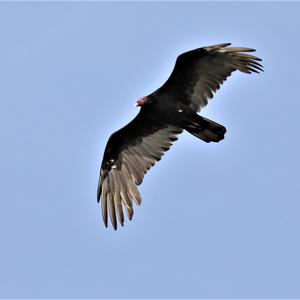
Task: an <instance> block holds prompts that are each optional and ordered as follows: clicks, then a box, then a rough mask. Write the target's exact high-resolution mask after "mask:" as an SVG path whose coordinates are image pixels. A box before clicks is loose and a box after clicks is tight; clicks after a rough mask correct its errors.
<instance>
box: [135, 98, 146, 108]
mask: <svg viewBox="0 0 300 300" xmlns="http://www.w3.org/2000/svg"><path fill="white" fill-rule="evenodd" d="M147 101H148V99H147V97H142V98H140V99H139V100H137V101H136V102H135V106H136V107H137V106H142V105H144V104H145V103H147Z"/></svg>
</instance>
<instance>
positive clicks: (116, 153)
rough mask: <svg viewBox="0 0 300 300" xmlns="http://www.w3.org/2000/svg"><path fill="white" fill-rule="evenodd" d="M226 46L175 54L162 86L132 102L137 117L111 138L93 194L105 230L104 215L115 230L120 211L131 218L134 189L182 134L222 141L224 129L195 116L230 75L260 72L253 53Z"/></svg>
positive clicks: (135, 198) (135, 196)
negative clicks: (168, 74) (96, 189)
mask: <svg viewBox="0 0 300 300" xmlns="http://www.w3.org/2000/svg"><path fill="white" fill-rule="evenodd" d="M229 45H230V43H226V44H219V45H213V46H209V47H203V48H198V49H195V50H192V51H189V52H185V53H183V54H181V55H179V56H178V58H177V60H176V64H175V67H174V69H173V71H172V73H171V75H170V77H169V79H168V80H167V81H166V82H165V83H164V85H163V86H162V87H160V88H159V89H158V90H156V91H155V92H153V93H152V94H150V95H148V96H146V97H142V98H140V99H139V100H138V101H137V102H136V106H140V107H141V109H140V112H139V113H138V114H137V116H136V117H135V118H134V119H133V120H132V121H131V122H130V123H129V124H127V125H126V126H125V127H123V128H121V129H120V130H118V131H116V132H115V133H113V134H112V135H111V136H110V138H109V140H108V142H107V145H106V148H105V151H104V156H103V161H102V164H101V169H100V178H99V183H98V191H97V199H98V202H99V201H100V200H101V209H102V217H103V221H104V224H105V226H107V223H108V214H109V216H110V220H111V224H112V226H113V228H114V229H117V220H118V221H119V223H120V224H121V225H122V226H123V224H124V213H123V210H125V211H126V214H127V216H128V218H129V220H131V219H132V216H133V202H135V203H136V204H137V205H139V204H140V203H141V195H140V193H139V190H138V188H137V186H138V185H140V184H141V183H142V181H143V178H144V175H145V174H146V172H147V171H148V170H149V169H150V168H151V167H152V166H153V165H154V164H155V163H156V162H157V161H159V160H160V159H161V157H162V155H163V154H164V152H165V151H167V150H169V148H170V147H171V145H172V143H173V142H174V141H175V140H177V136H178V134H180V133H181V132H182V131H183V130H186V131H188V132H189V133H191V134H192V135H194V136H196V137H197V138H200V139H201V140H203V141H205V142H207V143H208V142H219V141H220V140H222V139H223V138H224V134H225V132H226V128H225V127H224V126H222V125H220V124H218V123H216V122H213V121H211V120H209V119H206V118H204V117H201V116H200V115H198V114H197V112H199V111H200V110H201V109H202V108H203V107H204V106H205V105H206V104H207V103H208V100H209V99H211V98H212V97H213V93H214V92H216V91H217V90H218V89H219V88H220V85H221V84H222V83H223V82H224V81H225V80H226V78H227V77H228V76H230V75H231V73H232V72H233V71H236V70H238V71H241V72H243V73H252V72H256V73H258V72H259V71H263V69H262V65H261V64H260V63H259V62H258V61H261V59H260V58H257V57H256V56H253V55H250V54H248V52H253V51H255V50H254V49H250V48H233V47H228V46H229Z"/></svg>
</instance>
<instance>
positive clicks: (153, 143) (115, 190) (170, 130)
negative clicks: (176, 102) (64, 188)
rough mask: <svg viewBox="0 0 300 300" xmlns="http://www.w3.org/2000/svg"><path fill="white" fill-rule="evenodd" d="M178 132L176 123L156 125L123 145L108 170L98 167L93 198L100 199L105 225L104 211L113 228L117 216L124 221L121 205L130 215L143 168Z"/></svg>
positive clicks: (137, 195) (180, 130) (165, 149)
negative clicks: (98, 171) (133, 140)
mask: <svg viewBox="0 0 300 300" xmlns="http://www.w3.org/2000/svg"><path fill="white" fill-rule="evenodd" d="M181 132H182V129H180V128H179V127H176V126H167V127H165V128H162V129H158V130H157V131H155V132H154V133H152V134H150V135H147V136H144V137H142V139H139V140H138V142H137V141H135V143H131V144H130V145H128V146H127V147H125V148H124V149H123V150H122V151H121V152H120V155H119V158H118V161H117V162H116V164H115V165H114V166H112V168H111V169H110V171H109V172H108V173H107V172H106V171H105V170H104V169H102V168H101V170H100V178H99V183H98V190H97V199H98V202H99V201H100V200H101V210H102V218H103V222H104V224H105V226H106V227H107V226H108V215H109V217H110V220H111V224H112V226H113V228H114V229H115V230H116V229H117V220H118V221H119V223H120V224H121V225H122V226H123V225H124V214H123V208H125V210H126V213H127V217H128V219H129V220H131V219H132V217H133V212H134V211H133V202H134V203H135V204H136V205H140V204H141V200H142V198H141V195H140V193H139V190H138V188H137V186H138V185H140V184H141V183H142V182H143V179H144V176H145V174H146V173H147V171H148V170H149V169H150V168H151V167H152V166H154V164H155V163H156V162H157V161H159V160H160V159H161V157H162V156H163V155H164V152H166V151H168V150H169V149H170V147H171V145H172V143H173V142H174V141H176V140H177V135H178V134H180V133H181Z"/></svg>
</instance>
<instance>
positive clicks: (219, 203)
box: [0, 2, 300, 298]
mask: <svg viewBox="0 0 300 300" xmlns="http://www.w3.org/2000/svg"><path fill="white" fill-rule="evenodd" d="M299 12H300V3H283V2H282V3H271V2H269V3H258V2H252V3H238V2H235V3H224V2H215V3H204V2H202V3H201V2H200V3H195V2H194V3H159V2H156V3H154V2H153V3H100V2H98V3H97V2H90V3H80V2H77V3H75V2H73V3H71V2H70V3H63V2H52V3H49V2H48V3H37V2H35V3H34V2H33V3H32V2H31V3H30V2H28V3H21V2H14V3H5V2H2V3H0V40H1V47H0V105H1V106H0V107H1V108H0V138H1V156H0V167H1V173H0V176H1V178H0V182H1V189H0V199H1V201H0V237H1V247H0V297H61V298H62V297H103V298H108V297H127V298H133V297H139V298H142V297H148V298H149V297H160V298H164V297H184V298H188V297H198V298H200V297H222V298H225V297H229V298H232V297H239V298H241V297H260V298H263V297H300V284H299V278H300V257H299V253H300V239H299V237H300V218H299V211H300V197H299V191H300V184H299V167H300V159H299V153H300V142H299V135H300V134H299V131H300V121H299V111H300V99H299V85H300V80H299V79H300V78H299V67H300V63H299V49H300V39H299V28H300V18H299ZM223 42H232V43H233V45H234V46H244V47H253V48H256V49H257V53H256V54H257V55H258V56H259V57H261V58H262V59H263V64H264V66H265V72H264V73H263V74H260V75H256V74H254V75H245V74H241V73H235V74H234V75H233V76H231V77H230V78H229V79H228V80H227V81H226V82H225V84H224V85H223V86H222V88H221V90H220V91H219V92H218V93H217V94H216V96H215V98H214V100H212V101H211V102H210V104H209V106H207V107H206V108H205V109H204V110H203V112H202V114H203V115H204V116H206V117H208V118H211V119H213V120H215V121H216V122H219V123H221V124H223V125H225V126H226V128H227V131H228V132H227V134H226V138H225V140H224V141H222V142H221V143H217V144H206V143H204V142H201V141H200V140H197V139H196V138H194V137H193V136H189V135H188V134H187V133H184V134H183V135H182V136H181V137H180V139H179V141H178V142H176V143H175V145H174V146H173V148H172V149H171V151H170V152H168V153H167V154H166V155H165V156H164V158H163V159H162V161H161V162H159V163H158V164H157V165H156V166H155V168H153V169H152V170H151V171H150V172H149V173H148V175H147V176H146V178H145V181H144V183H143V185H142V187H141V189H140V190H141V193H142V196H143V203H142V205H141V207H138V208H136V209H135V215H134V220H133V221H132V222H126V224H125V227H124V228H121V229H120V230H118V231H116V232H114V231H113V230H112V228H111V227H110V228H108V229H106V228H105V227H104V226H103V224H102V220H101V214H100V210H99V206H98V205H97V203H96V187H97V181H98V172H99V166H100V163H101V160H102V155H103V151H104V147H105V144H106V141H107V139H108V137H109V135H110V134H111V133H112V132H113V131H115V130H117V129H119V128H120V127H121V126H123V125H125V124H126V123H127V122H129V121H130V120H131V119H132V118H133V117H134V116H135V115H136V114H137V112H138V110H137V109H136V108H135V107H134V106H133V104H134V101H135V100H136V99H137V98H139V97H141V96H144V95H147V94H149V93H151V92H152V91H154V90H155V89H156V88H158V87H159V86H160V85H161V84H163V83H164V81H165V80H166V79H167V77H168V76H169V74H170V72H171V70H172V68H173V65H174V62H175V59H176V57H177V55H179V54H180V53H182V52H184V51H187V50H191V49H193V48H197V47H201V46H206V45H211V44H216V43H223Z"/></svg>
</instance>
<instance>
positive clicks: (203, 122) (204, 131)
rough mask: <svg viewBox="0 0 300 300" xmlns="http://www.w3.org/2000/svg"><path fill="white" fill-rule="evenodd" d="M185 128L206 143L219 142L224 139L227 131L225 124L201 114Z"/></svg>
mask: <svg viewBox="0 0 300 300" xmlns="http://www.w3.org/2000/svg"><path fill="white" fill-rule="evenodd" d="M184 129H185V130H186V131H188V132H189V133H191V134H192V135H194V136H196V137H197V138H199V139H201V140H203V141H204V142H206V143H209V142H219V141H221V140H223V139H224V135H225V133H226V128H225V127H224V126H223V125H221V124H218V123H216V122H214V121H211V120H209V119H206V118H204V117H201V116H199V115H197V118H196V120H194V121H193V122H192V123H190V124H188V126H186V127H185V128H184Z"/></svg>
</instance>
